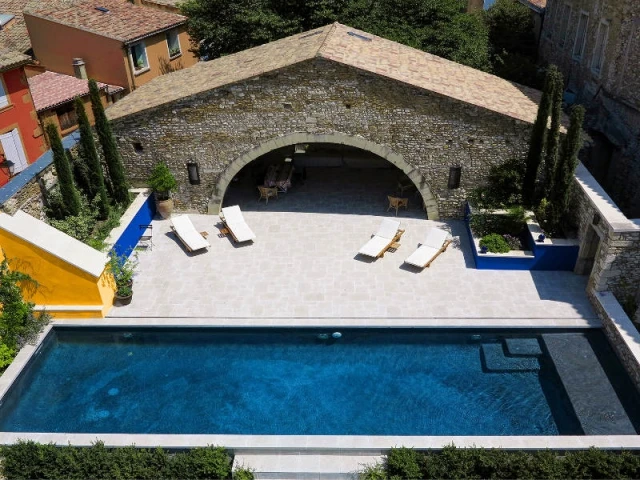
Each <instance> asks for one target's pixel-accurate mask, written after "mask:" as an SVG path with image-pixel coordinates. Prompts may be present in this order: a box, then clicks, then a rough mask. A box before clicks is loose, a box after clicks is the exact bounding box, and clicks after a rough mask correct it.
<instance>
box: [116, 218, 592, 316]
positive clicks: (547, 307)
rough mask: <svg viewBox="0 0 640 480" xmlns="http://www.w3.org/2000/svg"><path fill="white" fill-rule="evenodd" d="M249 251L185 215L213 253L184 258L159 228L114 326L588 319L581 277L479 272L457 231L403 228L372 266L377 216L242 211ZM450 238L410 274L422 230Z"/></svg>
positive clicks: (416, 223) (212, 221) (164, 227)
mask: <svg viewBox="0 0 640 480" xmlns="http://www.w3.org/2000/svg"><path fill="white" fill-rule="evenodd" d="M245 218H246V221H247V223H248V224H249V226H250V227H251V228H252V230H253V231H254V232H255V233H256V235H257V240H256V241H255V242H254V243H253V244H246V245H241V246H239V245H236V244H234V243H233V241H232V240H231V239H230V238H229V237H222V238H219V237H218V236H217V234H218V227H219V226H220V225H219V224H218V221H217V217H212V216H208V215H191V219H192V221H193V223H194V225H195V227H196V228H197V229H198V231H207V232H209V241H210V243H211V248H209V249H208V251H206V252H203V253H200V254H191V253H187V252H186V251H185V250H184V248H183V246H182V245H181V244H180V243H179V241H178V240H177V239H176V238H175V237H174V235H173V233H170V228H169V221H167V220H155V221H154V228H153V235H154V238H153V244H154V247H153V250H148V251H143V252H140V253H139V260H140V267H139V272H138V274H137V276H136V278H135V284H134V297H133V301H132V303H131V304H130V305H129V306H125V307H115V308H113V309H112V310H111V312H110V313H109V316H111V317H123V316H124V317H140V316H142V317H230V318H231V317H249V318H254V317H262V318H269V317H274V318H283V317H284V318H299V319H305V318H312V317H318V318H324V317H332V318H336V317H339V318H353V317H358V318H386V317H392V318H425V317H439V318H521V319H544V318H557V319H563V318H587V319H589V318H596V316H595V313H594V312H593V310H592V309H591V306H590V305H589V302H588V299H587V297H586V295H585V293H584V289H585V286H586V277H580V276H577V275H574V274H573V273H571V272H527V271H492V270H476V269H475V268H474V264H473V258H472V255H471V252H470V249H469V245H468V241H467V238H466V236H465V235H464V233H465V232H464V225H463V223H462V222H460V221H451V222H447V223H442V222H433V221H429V220H424V219H420V218H401V221H402V228H404V229H405V230H406V232H405V234H404V236H403V237H402V241H401V247H400V248H399V249H398V250H397V251H396V252H394V253H387V254H386V255H385V256H384V258H381V259H378V260H375V261H373V260H370V259H367V258H361V257H360V256H358V255H357V251H358V249H359V248H360V247H361V246H362V245H363V244H364V243H365V242H366V241H367V240H368V239H369V238H370V236H371V234H372V233H373V232H374V231H375V230H376V229H377V227H378V225H379V223H380V221H381V218H382V215H380V216H374V215H344V214H322V213H305V212H268V211H258V210H256V211H247V212H245ZM431 226H438V227H441V228H445V229H447V230H449V231H451V232H452V234H453V235H454V236H455V237H456V239H455V241H454V243H453V244H452V246H450V247H449V249H448V250H447V251H446V252H445V253H444V254H442V255H440V256H439V257H438V259H437V260H436V261H435V262H433V264H432V265H431V267H430V268H428V269H425V270H424V271H420V270H417V269H414V268H411V267H408V266H406V265H403V260H404V259H405V258H406V257H408V256H409V255H410V254H411V252H412V251H413V250H414V249H415V248H416V246H417V245H418V243H419V242H420V241H421V239H422V238H423V237H424V235H425V232H426V230H427V228H428V227H431Z"/></svg>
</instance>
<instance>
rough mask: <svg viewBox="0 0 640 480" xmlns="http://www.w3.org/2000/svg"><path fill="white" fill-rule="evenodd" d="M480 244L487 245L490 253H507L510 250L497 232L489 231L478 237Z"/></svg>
mask: <svg viewBox="0 0 640 480" xmlns="http://www.w3.org/2000/svg"><path fill="white" fill-rule="evenodd" d="M480 246H481V247H487V250H488V251H490V252H491V253H507V252H509V251H510V250H511V247H509V244H508V243H507V241H506V240H505V239H504V238H502V235H499V234H497V233H490V234H489V235H485V236H484V237H482V238H481V239H480Z"/></svg>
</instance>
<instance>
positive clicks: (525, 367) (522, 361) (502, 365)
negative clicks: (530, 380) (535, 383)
mask: <svg viewBox="0 0 640 480" xmlns="http://www.w3.org/2000/svg"><path fill="white" fill-rule="evenodd" d="M482 359H483V362H484V368H485V370H486V371H487V372H490V373H515V372H533V371H537V370H540V363H538V359H537V358H536V357H507V356H505V354H504V350H503V348H502V344H501V343H483V344H482Z"/></svg>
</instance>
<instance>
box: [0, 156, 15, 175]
mask: <svg viewBox="0 0 640 480" xmlns="http://www.w3.org/2000/svg"><path fill="white" fill-rule="evenodd" d="M0 158H2V161H1V162H0V170H2V172H4V174H5V175H6V176H7V177H9V178H11V177H13V174H14V171H15V170H14V169H15V166H16V164H15V163H13V162H12V161H11V160H7V158H6V157H5V156H4V155H2V156H0Z"/></svg>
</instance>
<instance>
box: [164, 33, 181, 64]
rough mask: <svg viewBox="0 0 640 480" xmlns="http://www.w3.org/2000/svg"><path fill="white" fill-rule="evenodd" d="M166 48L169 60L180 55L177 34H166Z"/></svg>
mask: <svg viewBox="0 0 640 480" xmlns="http://www.w3.org/2000/svg"><path fill="white" fill-rule="evenodd" d="M167 47H169V58H173V57H177V56H178V55H180V54H181V53H182V51H181V50H180V39H179V38H178V32H176V31H175V30H172V31H170V32H167Z"/></svg>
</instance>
